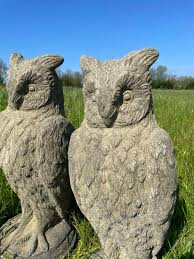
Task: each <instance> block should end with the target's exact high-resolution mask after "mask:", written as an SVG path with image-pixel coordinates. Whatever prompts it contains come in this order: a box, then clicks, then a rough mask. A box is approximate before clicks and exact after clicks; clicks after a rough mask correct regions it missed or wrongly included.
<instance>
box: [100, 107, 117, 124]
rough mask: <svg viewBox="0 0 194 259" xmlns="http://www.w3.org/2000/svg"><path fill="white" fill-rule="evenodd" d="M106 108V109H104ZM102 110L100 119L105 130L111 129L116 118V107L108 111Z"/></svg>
mask: <svg viewBox="0 0 194 259" xmlns="http://www.w3.org/2000/svg"><path fill="white" fill-rule="evenodd" d="M106 108H108V107H106ZM106 108H104V109H103V110H100V111H99V112H100V115H101V118H102V120H103V122H104V124H105V126H106V127H107V128H110V127H112V125H113V124H114V122H115V120H116V117H117V107H111V108H109V109H106Z"/></svg>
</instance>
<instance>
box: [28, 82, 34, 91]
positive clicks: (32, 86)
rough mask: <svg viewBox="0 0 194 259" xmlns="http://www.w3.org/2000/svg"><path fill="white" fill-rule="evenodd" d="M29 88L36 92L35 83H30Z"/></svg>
mask: <svg viewBox="0 0 194 259" xmlns="http://www.w3.org/2000/svg"><path fill="white" fill-rule="evenodd" d="M28 89H29V92H34V91H35V85H33V84H30V85H29V86H28Z"/></svg>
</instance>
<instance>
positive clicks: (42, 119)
mask: <svg viewBox="0 0 194 259" xmlns="http://www.w3.org/2000/svg"><path fill="white" fill-rule="evenodd" d="M62 63H63V58H61V57H59V56H56V55H44V56H40V57H37V58H33V59H24V58H23V57H22V56H21V55H20V54H13V55H12V57H11V58H10V69H9V71H8V84H7V90H8V107H7V109H6V110H5V111H3V112H1V113H0V166H1V167H2V168H3V171H4V173H5V176H6V178H7V181H8V183H9V184H10V186H11V188H12V189H13V191H14V192H15V193H17V194H18V196H19V198H20V201H21V206H22V214H21V215H18V216H16V217H14V218H13V219H11V220H9V221H8V222H7V223H5V225H3V226H2V227H1V228H0V255H4V254H5V253H8V254H11V255H12V256H13V257H14V258H39V259H42V258H59V256H60V255H66V254H67V252H68V251H69V249H70V248H71V247H72V246H73V245H74V243H75V231H74V229H73V228H72V226H71V225H70V224H69V212H68V211H69V200H70V198H71V195H73V193H72V192H71V189H70V183H69V175H68V160H67V148H68V143H69V138H70V135H71V133H72V132H73V127H72V126H71V124H70V123H69V122H68V121H67V120H66V119H65V117H64V106H63V105H64V104H63V90H62V86H61V84H60V80H59V78H58V76H57V74H56V72H55V69H56V68H57V67H58V66H59V65H61V64H62Z"/></svg>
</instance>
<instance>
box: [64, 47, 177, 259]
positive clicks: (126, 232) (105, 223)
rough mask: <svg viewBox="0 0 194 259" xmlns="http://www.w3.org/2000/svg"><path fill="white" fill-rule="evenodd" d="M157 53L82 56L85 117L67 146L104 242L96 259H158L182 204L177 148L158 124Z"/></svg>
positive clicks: (87, 211) (81, 195)
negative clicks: (107, 57)
mask: <svg viewBox="0 0 194 259" xmlns="http://www.w3.org/2000/svg"><path fill="white" fill-rule="evenodd" d="M158 55H159V54H158V52H157V51H156V50H155V49H151V48H150V49H149V48H148V49H142V50H140V51H135V52H131V53H129V54H128V55H127V56H125V57H124V58H122V59H120V60H111V61H98V60H97V59H95V58H93V57H86V56H83V57H81V68H82V71H83V73H84V86H83V94H84V100H85V117H84V120H83V122H82V124H81V127H80V128H79V129H77V130H75V131H74V133H73V134H72V136H71V140H70V145H69V152H68V154H69V173H70V182H71V187H72V189H73V192H74V195H75V197H76V200H77V203H78V205H79V207H80V209H81V211H82V212H83V214H84V215H85V216H86V217H87V219H88V220H89V221H90V223H91V225H92V226H93V228H94V230H95V232H96V233H97V235H98V237H99V240H100V242H101V246H102V251H99V252H97V253H96V254H95V255H92V256H91V258H103V259H105V258H106V259H134V258H135V259H149V258H158V254H159V252H160V250H161V248H162V246H163V243H164V240H165V236H166V233H167V230H168V228H169V224H170V220H171V216H172V213H173V209H174V205H175V200H176V195H175V193H176V173H175V171H176V170H175V156H174V149H173V144H172V142H171V139H170V137H169V136H168V134H167V133H166V132H165V131H164V130H163V129H161V128H160V127H159V126H158V124H157V122H156V119H155V116H154V111H153V103H152V92H151V78H150V72H149V68H150V66H151V65H152V64H153V63H154V62H155V61H156V60H157V58H158Z"/></svg>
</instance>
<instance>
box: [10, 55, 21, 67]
mask: <svg viewBox="0 0 194 259" xmlns="http://www.w3.org/2000/svg"><path fill="white" fill-rule="evenodd" d="M23 59H24V58H23V56H22V55H21V54H19V53H13V54H12V55H11V57H10V59H9V64H10V66H12V65H14V64H16V63H18V62H20V61H21V60H23Z"/></svg>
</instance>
